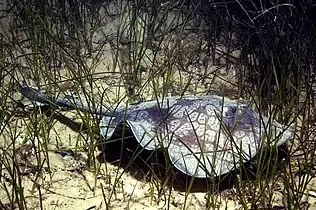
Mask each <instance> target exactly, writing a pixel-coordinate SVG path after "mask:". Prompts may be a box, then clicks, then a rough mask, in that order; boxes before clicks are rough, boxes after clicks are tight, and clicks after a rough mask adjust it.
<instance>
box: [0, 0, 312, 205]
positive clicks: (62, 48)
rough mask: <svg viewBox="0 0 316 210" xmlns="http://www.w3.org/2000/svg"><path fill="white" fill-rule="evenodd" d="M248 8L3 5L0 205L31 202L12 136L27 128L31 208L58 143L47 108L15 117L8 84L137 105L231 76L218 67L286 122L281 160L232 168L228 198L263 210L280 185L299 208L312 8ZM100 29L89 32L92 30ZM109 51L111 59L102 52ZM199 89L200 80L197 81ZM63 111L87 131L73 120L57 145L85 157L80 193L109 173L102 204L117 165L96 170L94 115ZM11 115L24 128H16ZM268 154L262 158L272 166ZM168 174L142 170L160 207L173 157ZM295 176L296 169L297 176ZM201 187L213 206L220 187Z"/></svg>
mask: <svg viewBox="0 0 316 210" xmlns="http://www.w3.org/2000/svg"><path fill="white" fill-rule="evenodd" d="M254 5H255V4H250V3H249V4H248V3H247V4H246V3H243V2H238V1H235V2H233V3H227V4H224V3H216V4H215V3H211V2H205V1H199V0H198V1H179V2H177V3H173V2H165V1H152V2H144V1H136V2H126V1H110V2H100V4H94V2H91V3H86V2H77V1H70V0H69V1H68V0H67V1H60V2H56V1H51V0H45V1H36V0H32V1H8V2H6V5H4V4H3V5H2V6H6V7H5V8H3V10H2V14H3V15H2V17H1V20H0V21H2V20H8V24H7V25H5V27H6V28H2V31H1V44H0V47H1V56H0V68H1V71H0V81H1V84H3V85H1V86H0V93H1V94H0V95H1V98H0V102H1V104H0V120H1V126H0V136H1V138H3V139H4V140H3V142H0V144H1V152H0V155H1V158H0V159H1V162H0V166H1V171H0V176H1V180H3V182H1V189H3V192H5V193H4V194H5V199H4V200H5V201H1V202H2V203H0V206H1V205H6V204H8V205H9V206H10V207H11V208H13V207H15V206H16V207H18V208H19V209H29V208H31V204H30V203H29V202H28V196H27V192H26V191H25V190H24V189H25V187H26V186H25V183H26V182H25V180H26V179H27V178H30V176H29V177H28V176H27V175H25V174H24V173H23V171H21V163H20V162H19V161H20V160H18V159H19V157H18V155H19V154H18V152H17V151H20V150H19V148H20V147H21V146H22V147H23V146H25V145H26V142H22V144H21V143H19V141H18V139H19V138H20V137H19V136H21V135H20V134H25V135H26V137H25V138H26V139H25V140H26V141H27V142H28V143H29V145H30V146H31V148H32V150H31V151H33V152H32V153H30V154H29V155H31V154H32V155H34V160H35V161H34V162H33V163H32V164H34V165H35V166H36V167H35V168H36V170H35V171H34V176H33V177H31V179H32V183H33V191H32V193H35V191H36V192H37V193H38V195H39V196H38V198H37V200H38V202H39V207H41V208H43V202H44V196H43V195H42V193H43V192H42V189H43V186H44V185H45V184H47V183H46V182H45V180H44V175H43V174H45V173H48V174H49V175H50V179H51V181H50V182H51V183H53V180H54V177H53V174H54V173H53V168H52V167H51V165H50V161H51V160H50V155H49V154H50V152H53V151H54V150H58V149H60V148H59V145H57V146H56V145H54V144H53V143H52V142H53V140H52V139H51V135H52V133H54V132H56V131H55V130H54V126H55V124H56V119H55V118H54V115H53V114H52V113H50V112H49V111H47V110H45V108H38V107H35V108H33V109H32V110H31V111H29V110H27V109H24V111H23V112H24V113H25V115H26V116H27V117H23V118H22V117H20V116H16V115H17V113H16V112H15V109H18V108H17V105H19V104H20V102H19V99H18V98H17V96H16V95H13V94H12V89H13V88H12V87H14V86H15V85H16V84H17V83H19V84H23V83H27V84H29V85H34V86H37V87H40V88H41V89H45V90H46V91H47V92H48V93H49V94H50V95H53V96H54V97H57V96H59V95H61V94H64V93H66V92H71V91H72V93H74V94H75V95H78V96H79V100H81V101H82V102H84V103H86V104H87V106H88V107H90V108H91V109H93V108H94V107H97V106H98V104H99V103H100V102H102V103H103V104H112V103H113V102H120V101H124V100H125V99H127V100H125V101H127V102H132V101H134V102H135V101H141V100H143V99H145V98H163V97H165V96H169V95H185V94H189V93H190V94H197V95H199V94H203V93H205V92H208V91H209V87H211V88H216V87H218V86H222V84H223V83H225V84H226V83H234V82H232V81H230V80H229V79H226V77H225V75H223V73H222V72H221V70H222V69H224V70H225V74H227V75H229V74H234V75H235V77H238V79H237V78H233V80H236V81H237V83H238V85H237V87H236V86H234V87H232V86H228V87H229V88H230V87H231V88H236V89H237V94H235V95H233V97H235V98H238V97H240V96H242V97H244V98H245V99H248V100H249V101H252V102H253V104H254V107H256V109H257V110H258V111H259V113H260V114H262V115H266V114H269V115H270V116H271V117H272V118H274V119H277V120H279V121H280V122H283V123H285V124H289V123H293V124H294V125H295V127H296V134H295V139H294V140H293V142H294V143H293V144H292V142H290V147H289V155H288V157H287V160H288V163H287V165H286V166H285V167H284V168H282V169H281V170H276V169H275V168H273V167H272V168H270V169H269V170H267V171H269V173H270V174H269V176H268V174H266V173H265V172H262V170H261V169H264V168H266V167H267V165H262V164H261V165H260V164H258V168H259V169H258V172H257V173H256V174H254V176H255V179H252V180H251V179H250V177H242V178H244V179H246V180H247V182H245V181H240V182H238V183H237V185H236V191H237V192H236V193H235V195H234V196H235V198H236V199H239V200H240V203H241V206H242V207H243V208H245V209H248V208H249V209H253V208H259V207H269V208H270V207H271V206H273V205H274V200H275V198H274V196H275V191H276V190H277V189H276V188H277V186H280V188H284V191H285V193H284V195H283V198H284V199H283V200H284V205H286V206H287V207H288V208H290V207H292V206H293V208H295V209H298V208H300V204H301V203H302V197H303V194H304V191H306V190H307V188H308V185H309V183H310V182H312V180H313V177H314V176H315V174H314V173H315V172H314V170H313V167H314V163H313V161H312V160H313V158H314V153H315V145H314V142H313V141H312V139H313V137H314V135H315V129H314V128H313V125H312V122H313V120H314V108H315V107H314V91H315V87H314V84H313V83H314V82H315V78H314V72H313V71H314V70H312V69H313V65H312V63H313V61H314V60H313V59H314V48H312V47H308V46H313V45H314V37H315V36H314V27H315V26H314V24H313V23H312V21H310V20H312V19H313V17H312V15H311V12H310V11H311V10H313V7H312V6H311V1H305V2H304V3H300V4H277V5H272V4H267V5H265V4H262V5H255V6H256V7H255V6H254ZM114 9H115V10H116V12H113V11H114ZM253 11H255V12H253ZM1 23H2V22H1ZM301 27H302V28H301ZM100 34H101V37H99V38H98V40H96V38H95V36H96V35H99V36H100ZM238 51H239V53H240V56H239V57H236V56H235V55H234V53H235V54H236V52H238ZM234 56H235V57H234ZM109 57H110V58H111V59H109V61H105V58H109ZM99 65H102V66H103V67H102V68H103V69H102V70H101V71H100V70H99V69H97V68H100V67H98V66H99ZM232 68H235V69H236V70H232ZM115 77H118V78H117V79H115ZM110 80H111V81H110ZM225 80H226V82H225ZM227 80H229V81H227ZM217 83H219V84H217ZM203 86H204V87H205V86H207V88H204V89H203V88H201V87H203ZM229 88H228V89H229ZM231 96H232V95H231ZM50 108H52V107H50ZM22 110H23V109H22ZM53 112H56V110H53ZM58 112H59V113H60V110H58ZM63 113H66V115H68V116H71V115H75V116H76V118H77V119H78V120H80V122H82V123H83V124H84V125H85V129H83V128H82V127H81V128H79V129H78V130H79V131H80V132H79V134H78V136H77V139H75V140H74V139H69V141H75V142H72V143H71V144H70V145H68V146H69V148H67V149H70V150H75V151H80V152H82V153H85V154H86V156H87V161H86V162H87V164H86V166H85V168H84V169H85V170H87V171H88V170H90V171H93V173H94V175H95V181H94V186H92V187H90V190H91V191H94V190H96V189H97V188H98V187H100V184H99V180H98V179H97V177H99V176H108V177H109V178H108V179H109V180H112V178H113V179H114V182H112V181H109V182H108V183H107V184H102V185H101V189H102V194H103V198H104V202H105V203H106V205H107V206H111V203H112V202H114V200H115V199H116V197H117V196H116V195H117V194H118V191H120V190H119V189H118V188H117V186H123V181H122V176H123V175H124V174H126V172H125V171H123V172H122V171H119V170H117V171H116V172H115V174H114V175H113V174H111V173H110V172H109V171H108V170H107V168H105V170H102V165H100V164H99V163H98V161H97V159H96V151H97V147H98V144H99V142H98V141H97V140H96V133H98V130H99V125H98V124H99V121H100V116H97V115H93V114H92V115H91V114H89V113H82V112H80V111H79V110H74V111H73V112H71V113H69V112H63ZM298 119H299V120H298ZM298 121H300V122H298ZM20 124H23V128H25V130H23V129H21V128H19V125H20ZM123 138H124V135H123ZM28 140H30V141H28ZM62 141H65V140H62V139H59V140H57V142H59V143H57V144H62ZM66 141H67V140H66ZM120 141H123V139H120ZM63 144H65V142H64V143H63ZM272 149H273V148H272ZM141 152H143V151H139V152H138V153H135V154H133V157H132V158H131V159H130V162H129V163H128V164H127V165H125V167H127V168H128V167H130V165H131V164H132V162H134V161H135V160H136V158H138V157H139V156H140V153H141ZM264 158H265V155H264V154H262V156H259V157H258V160H257V163H260V162H261V160H262V159H264ZM165 159H166V160H168V157H167V156H166V157H165ZM275 161H276V160H273V159H271V160H269V161H268V162H270V163H271V164H272V166H274V165H275ZM105 167H107V164H105ZM150 167H152V166H149V168H150ZM166 171H167V172H168V173H167V175H166V177H165V180H163V179H159V176H161V175H159V174H158V173H157V174H155V173H151V179H150V190H151V198H152V200H155V202H157V203H158V202H160V201H163V202H165V205H166V206H168V208H169V207H170V205H172V200H171V199H172V193H173V190H172V188H170V187H169V185H168V184H169V182H170V180H172V173H169V172H170V171H172V165H170V164H169V165H168V164H167V166H166ZM264 171H266V170H264ZM271 173H272V174H271ZM299 173H303V175H297V176H296V174H299ZM194 179H195V178H194V177H193V178H192V179H191V180H190V181H189V182H188V183H189V184H188V186H187V191H186V193H185V194H186V195H185V199H184V203H183V204H182V206H183V208H185V207H186V206H190V205H189V203H190V199H189V197H190V195H191V188H192V185H194V184H195V181H194ZM171 182H172V181H171ZM208 184H209V185H208V191H209V192H211V193H209V194H208V195H207V199H206V201H205V202H206V204H207V206H208V207H209V208H217V207H218V205H219V203H221V201H222V199H221V197H220V193H218V192H217V191H218V189H219V186H218V185H216V184H214V183H208ZM109 189H110V190H109ZM120 189H121V187H120ZM279 190H280V189H279ZM121 191H124V187H122V190H121ZM155 195H157V199H154V197H155ZM217 196H219V197H217ZM128 199H131V198H128ZM0 200H2V199H0ZM130 202H132V200H129V203H130ZM128 205H129V204H128Z"/></svg>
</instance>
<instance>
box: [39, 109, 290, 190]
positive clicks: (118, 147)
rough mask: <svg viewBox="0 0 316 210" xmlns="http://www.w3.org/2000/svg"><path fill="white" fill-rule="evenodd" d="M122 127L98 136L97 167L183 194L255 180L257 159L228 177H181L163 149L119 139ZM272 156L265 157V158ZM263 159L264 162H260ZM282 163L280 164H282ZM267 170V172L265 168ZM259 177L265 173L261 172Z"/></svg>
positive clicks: (76, 126) (128, 135)
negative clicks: (108, 167) (107, 135)
mask: <svg viewBox="0 0 316 210" xmlns="http://www.w3.org/2000/svg"><path fill="white" fill-rule="evenodd" d="M45 113H46V114H47V115H48V116H50V117H53V118H54V119H56V120H58V121H59V122H61V123H62V124H64V125H66V126H68V127H69V128H71V129H72V130H73V131H75V132H86V126H85V125H84V124H83V123H78V122H75V121H73V120H71V119H69V118H68V117H66V116H64V115H62V114H60V113H52V112H51V111H48V110H46V111H45ZM122 133H123V131H122V126H118V127H117V129H116V131H115V132H114V134H113V136H112V137H111V138H110V139H108V140H107V141H104V140H103V139H102V138H101V137H100V136H99V135H97V136H98V140H97V142H98V149H99V150H100V151H101V152H100V154H99V155H98V157H97V159H98V161H99V162H101V163H105V162H108V163H111V164H113V165H115V166H118V167H122V168H124V170H125V171H127V172H128V173H129V174H131V175H132V176H133V177H134V178H135V179H137V180H139V181H148V182H149V181H151V180H153V179H158V180H159V181H160V182H161V183H163V184H167V185H168V186H171V187H173V188H174V189H175V190H178V191H181V192H185V191H190V192H210V191H211V192H220V191H223V190H225V189H231V188H232V187H233V186H235V184H236V181H237V176H238V175H241V176H239V177H243V178H244V179H243V181H249V180H251V179H255V178H256V174H257V170H262V168H260V169H258V168H257V167H256V166H257V162H256V160H257V158H258V157H255V158H254V159H253V161H250V162H249V163H246V164H244V165H243V166H242V167H240V168H241V169H239V170H235V171H232V172H231V173H228V174H225V175H222V176H220V177H216V178H212V179H207V178H193V177H191V176H188V175H186V174H184V173H183V172H181V171H179V170H178V169H177V168H175V167H174V166H173V165H172V164H171V162H170V159H169V157H168V154H167V152H166V151H165V150H164V149H159V150H156V151H150V150H146V149H144V148H143V147H142V146H140V144H139V143H138V141H137V140H136V139H135V137H134V136H133V134H132V132H131V131H130V130H129V129H125V130H124V134H125V135H124V138H122ZM286 148H287V147H286V146H281V147H279V148H278V155H277V156H278V160H277V161H278V162H280V163H281V162H282V161H281V160H283V159H284V158H285V157H287V149H286ZM270 155H271V156H273V154H268V153H267V154H266V155H265V156H266V158H267V159H268V157H271V156H270ZM263 159H265V158H263ZM283 162H284V161H283ZM265 168H266V169H267V170H269V169H271V168H270V167H268V166H267V165H266V166H265ZM262 173H266V172H265V171H262Z"/></svg>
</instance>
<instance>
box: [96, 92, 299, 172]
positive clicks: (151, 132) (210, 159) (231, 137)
mask: <svg viewBox="0 0 316 210" xmlns="http://www.w3.org/2000/svg"><path fill="white" fill-rule="evenodd" d="M268 120H269V119H268V118H267V117H260V115H259V114H257V113H256V112H254V111H253V110H252V109H251V108H250V107H249V106H248V105H247V104H246V103H245V102H241V101H234V100H230V99H227V98H223V97H220V96H216V95H212V96H188V97H182V98H175V97H171V98H165V99H163V100H160V99H159V100H150V101H145V102H142V103H139V104H134V105H130V106H128V107H125V106H124V107H123V106H122V107H119V108H118V109H117V110H116V112H115V113H114V114H113V117H104V118H103V119H102V120H101V123H100V127H101V135H102V136H103V137H104V138H105V139H109V138H110V137H111V136H112V134H113V132H114V130H115V128H116V127H117V126H119V125H121V123H122V122H126V123H127V125H128V126H129V127H130V129H131V130H132V132H133V134H134V136H135V138H136V139H137V141H138V142H139V143H140V144H141V145H142V146H143V147H144V148H145V149H147V150H155V149H158V148H166V149H167V151H168V154H169V157H170V159H171V161H172V163H173V164H174V166H175V167H176V168H178V169H179V170H180V171H182V172H183V173H185V174H187V175H190V176H196V177H214V176H219V175H223V174H225V173H228V172H230V171H232V170H234V169H236V168H238V167H239V166H240V164H242V163H245V162H247V161H249V160H250V159H251V158H253V157H254V156H255V155H256V154H257V152H258V151H259V149H260V148H261V147H262V146H265V145H267V144H270V145H272V144H273V145H276V146H278V145H281V144H283V143H285V142H286V141H288V140H289V139H291V138H292V136H293V131H292V130H291V129H285V126H283V125H281V124H279V123H277V122H275V121H274V122H272V123H271V122H270V123H268ZM267 135H268V136H269V138H265V136H267ZM268 139H269V142H268Z"/></svg>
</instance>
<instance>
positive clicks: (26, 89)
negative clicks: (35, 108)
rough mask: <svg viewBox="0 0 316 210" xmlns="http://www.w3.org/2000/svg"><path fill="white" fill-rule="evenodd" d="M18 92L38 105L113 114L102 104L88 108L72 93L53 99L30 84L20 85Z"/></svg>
mask: <svg viewBox="0 0 316 210" xmlns="http://www.w3.org/2000/svg"><path fill="white" fill-rule="evenodd" d="M19 91H20V93H21V94H22V95H23V96H24V97H26V98H27V99H29V100H31V101H33V102H37V103H39V104H40V105H53V106H56V107H66V108H69V109H78V110H80V111H83V112H89V113H92V114H97V115H102V116H113V112H112V111H111V110H109V109H107V108H106V107H104V106H100V105H97V106H95V107H94V108H90V107H88V106H86V105H84V104H82V103H81V101H79V100H77V99H75V98H74V97H73V96H72V95H66V96H64V97H57V98H56V99H53V97H50V96H48V95H46V94H44V93H42V92H41V91H39V90H38V89H36V88H33V87H30V86H27V85H25V86H21V87H20V88H19Z"/></svg>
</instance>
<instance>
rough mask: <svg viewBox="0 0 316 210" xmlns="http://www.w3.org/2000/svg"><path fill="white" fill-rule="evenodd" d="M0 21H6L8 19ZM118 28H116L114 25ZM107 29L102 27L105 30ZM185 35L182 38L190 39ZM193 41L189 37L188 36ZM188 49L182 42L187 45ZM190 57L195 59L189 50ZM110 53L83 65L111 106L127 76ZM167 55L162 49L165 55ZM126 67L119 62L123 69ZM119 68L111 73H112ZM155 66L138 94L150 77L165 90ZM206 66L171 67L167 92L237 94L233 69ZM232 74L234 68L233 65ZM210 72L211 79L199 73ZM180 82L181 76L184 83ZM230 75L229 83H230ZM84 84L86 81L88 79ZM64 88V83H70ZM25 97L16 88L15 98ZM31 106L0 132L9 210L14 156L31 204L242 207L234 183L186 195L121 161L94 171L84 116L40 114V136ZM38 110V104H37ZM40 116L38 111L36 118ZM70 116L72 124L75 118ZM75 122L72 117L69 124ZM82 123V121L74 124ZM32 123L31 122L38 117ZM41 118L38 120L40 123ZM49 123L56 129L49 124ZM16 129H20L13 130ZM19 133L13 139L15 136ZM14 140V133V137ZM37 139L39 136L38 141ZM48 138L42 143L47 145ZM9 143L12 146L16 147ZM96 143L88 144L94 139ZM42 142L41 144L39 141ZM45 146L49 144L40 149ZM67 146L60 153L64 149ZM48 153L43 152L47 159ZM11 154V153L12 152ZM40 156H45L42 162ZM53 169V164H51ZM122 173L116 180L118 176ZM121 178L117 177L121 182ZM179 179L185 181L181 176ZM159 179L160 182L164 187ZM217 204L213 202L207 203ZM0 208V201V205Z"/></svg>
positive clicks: (3, 192)
mask: <svg viewBox="0 0 316 210" xmlns="http://www.w3.org/2000/svg"><path fill="white" fill-rule="evenodd" d="M116 21H117V20H113V21H112V22H110V24H108V25H107V27H106V29H105V28H103V31H102V29H101V31H98V32H97V33H96V35H95V36H96V37H95V39H97V41H100V40H101V41H102V39H104V32H105V33H106V34H111V33H113V30H114V29H113V28H115V25H116V24H117V22H116ZM4 23H5V22H3V23H2V24H4ZM111 24H112V25H114V26H112V25H111ZM101 32H102V33H101ZM185 41H186V40H183V42H185ZM188 43H190V42H189V41H188ZM193 47H194V43H193V44H192V43H191V45H190V44H188V45H187V46H186V48H187V49H189V50H192V48H193ZM184 49H185V48H184ZM147 54H148V57H149V58H150V56H152V54H151V52H150V51H149V52H147ZM183 54H185V55H187V57H186V58H183V59H190V56H192V55H191V54H186V53H185V52H183ZM112 56H113V54H112V51H111V48H110V46H109V45H108V44H107V45H105V51H104V52H103V54H102V57H100V60H99V61H98V62H97V64H95V63H94V61H93V60H92V59H90V60H89V59H87V60H86V62H87V63H86V64H87V66H88V67H89V69H91V73H94V74H95V75H98V76H97V77H98V78H95V82H94V87H95V88H94V89H93V90H92V91H91V92H90V93H89V94H92V95H94V96H95V99H96V100H97V101H98V100H99V99H100V97H101V93H102V92H106V94H105V95H106V101H107V102H108V103H110V104H113V103H115V102H117V101H118V100H119V99H120V98H121V97H122V96H124V95H125V94H126V91H125V87H126V86H124V85H123V82H124V81H123V78H122V75H121V74H120V72H121V70H120V69H119V68H120V67H119V66H117V67H116V68H112V67H113V57H112ZM161 57H162V58H161V61H163V55H162V56H161ZM129 62H130V61H129V60H124V59H122V58H121V65H122V66H124V65H125V64H126V65H128V63H129ZM142 65H143V66H144V68H146V69H149V68H151V67H150V59H148V60H146V59H145V60H144V61H143V62H142ZM122 66H121V67H122ZM113 71H114V73H109V72H113ZM155 71H157V69H153V70H150V71H147V72H145V73H142V75H141V78H142V79H141V81H142V84H143V89H142V90H141V95H140V96H139V98H140V99H151V98H155V94H154V92H153V87H154V84H152V83H148V81H150V80H148V78H151V79H152V81H155V82H156V85H157V87H159V88H161V89H160V90H159V93H162V92H163V91H162V87H161V84H162V83H163V81H165V80H164V79H165V78H163V77H159V76H157V74H154V73H155ZM205 72H215V69H203V67H202V68H196V67H195V66H194V65H191V66H188V68H187V69H186V71H185V72H181V71H179V70H178V69H177V68H176V67H174V69H173V70H172V71H171V76H170V87H169V88H170V90H171V89H172V90H174V91H173V92H168V94H167V95H169V96H172V95H179V94H181V93H182V91H183V90H184V88H186V83H190V85H189V86H188V87H187V91H186V94H194V95H203V94H211V93H212V92H213V91H210V90H214V93H218V94H221V95H225V96H229V97H230V98H234V97H236V95H237V94H236V92H237V89H236V88H235V87H234V86H233V85H234V84H236V81H235V77H234V75H231V74H226V73H227V72H225V71H222V72H217V73H216V76H214V75H215V74H209V75H206V74H205ZM230 72H232V71H230ZM60 74H61V75H62V76H63V79H71V77H72V76H73V75H71V74H69V72H68V71H67V68H66V67H63V68H62V70H61V71H60ZM202 78H207V79H202ZM180 81H181V82H180ZM227 81H229V82H231V83H232V84H233V85H232V84H229V83H228V82H227ZM84 82H87V81H84ZM80 85H83V86H86V87H87V86H88V85H86V84H72V85H70V86H69V87H74V89H77V90H79V94H80V87H82V86H80ZM69 87H67V86H66V88H65V89H66V90H67V88H69ZM15 97H16V98H21V96H20V95H19V94H17V95H16V96H15ZM22 102H23V104H25V105H26V106H27V107H28V109H29V111H28V112H26V113H24V115H23V116H20V115H18V113H19V111H21V110H19V109H17V110H16V113H17V114H16V116H14V117H13V118H12V119H11V120H10V129H9V130H5V131H4V132H3V133H2V135H0V145H1V151H2V152H0V154H1V155H2V156H1V158H2V160H3V162H2V164H1V171H0V174H1V178H0V180H1V183H2V184H1V185H0V201H1V203H0V204H3V205H4V206H2V208H5V207H6V208H7V209H10V207H9V206H6V204H7V203H9V200H10V196H8V194H10V193H8V192H10V191H11V189H12V188H13V183H12V181H13V180H12V175H10V170H8V169H9V168H11V167H12V165H13V161H15V162H14V164H15V165H18V168H19V169H20V172H21V173H22V174H24V175H23V176H21V178H22V179H21V180H20V182H21V183H20V184H21V186H22V187H23V188H21V189H20V190H21V192H23V195H24V197H25V201H26V204H27V206H28V208H29V209H40V208H41V207H42V208H43V209H58V210H59V209H61V210H62V209H65V210H66V209H77V210H88V209H89V210H91V209H192V210H193V209H208V208H210V209H243V207H242V206H241V205H240V202H239V200H238V198H237V197H236V195H235V192H236V189H235V188H232V189H228V190H224V191H222V192H220V193H215V194H211V195H210V193H208V192H193V193H190V194H189V195H186V193H185V192H181V191H179V190H177V189H173V187H172V186H171V190H170V189H169V187H166V186H164V187H161V189H160V190H162V191H163V192H164V193H162V195H159V194H158V191H159V190H158V189H157V183H159V182H162V181H161V180H159V179H158V180H150V176H149V180H148V177H147V176H142V178H139V177H136V176H135V174H134V173H135V170H134V171H133V170H124V168H123V167H120V166H117V165H116V164H111V163H108V162H106V163H100V162H99V161H96V162H95V163H96V165H95V166H94V167H96V168H99V171H100V172H99V173H97V172H96V171H97V170H94V167H91V166H90V167H89V166H88V163H87V160H88V157H87V151H84V148H85V146H86V144H87V142H86V141H87V140H88V141H94V140H93V139H91V138H88V137H87V135H86V134H85V133H84V132H82V130H83V129H81V127H80V123H81V121H80V119H81V118H80V116H79V115H78V113H77V112H75V111H71V112H69V111H63V112H61V114H63V115H65V116H66V117H67V119H68V120H66V121H67V123H65V118H63V120H61V118H62V117H59V118H53V117H45V116H44V117H42V119H46V120H44V121H39V122H37V123H38V124H41V123H43V124H44V126H43V128H44V129H47V130H49V131H50V132H45V131H41V135H40V136H41V138H40V139H36V138H35V139H34V137H35V136H36V135H34V134H33V133H32V131H31V130H30V127H29V125H30V124H31V123H30V122H29V120H30V117H29V116H30V115H31V114H32V113H34V112H33V111H32V108H31V107H30V106H28V105H29V104H30V103H29V102H28V101H27V100H25V99H24V100H22ZM33 110H34V109H33ZM38 118H40V116H38ZM70 121H71V122H70ZM69 122H70V123H69ZM74 122H77V123H79V127H78V125H77V124H76V126H72V125H74V124H75V123H74ZM33 124H34V123H33ZM35 124H36V123H35ZM50 126H51V127H50ZM13 130H15V131H16V132H15V133H12V131H13ZM14 136H15V137H16V138H13V137H14ZM12 139H17V141H16V142H12ZM38 141H40V142H42V143H41V144H38ZM43 142H44V143H43ZM12 143H13V144H14V145H15V147H16V148H15V149H13V148H12ZM90 143H91V142H90ZM40 145H41V146H40ZM42 146H45V147H42ZM62 151H63V152H62ZM99 153H100V152H99V151H98V150H97V149H96V150H95V151H94V153H93V155H94V157H97V156H98V155H99ZM4 156H6V158H8V157H14V158H13V159H11V160H9V161H8V162H6V161H4V160H5V159H4V158H3V157H4ZM45 157H46V158H45ZM9 159H10V158H9ZM37 160H40V162H37ZM48 168H49V169H50V170H48ZM118 177H119V179H118ZM116 180H119V181H118V182H117V183H116ZM179 181H181V180H179ZM315 183H316V182H314V181H313V182H311V184H310V187H308V189H309V191H308V192H305V194H306V195H305V198H304V199H306V200H307V201H308V202H309V203H310V204H311V206H310V207H311V209H313V208H315V209H316V205H315V203H316V193H315V192H314V191H313V190H312V189H315V188H316V186H315V185H316V184H315ZM161 185H162V184H161V183H160V184H159V186H161ZM281 192H282V188H280V189H279V190H278V191H276V192H275V193H274V196H273V202H272V203H274V204H275V206H282V193H281ZM212 199H214V201H213V203H214V205H213V206H208V207H207V206H206V203H208V202H207V200H212ZM209 203H212V202H209ZM0 207H1V206H0Z"/></svg>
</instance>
